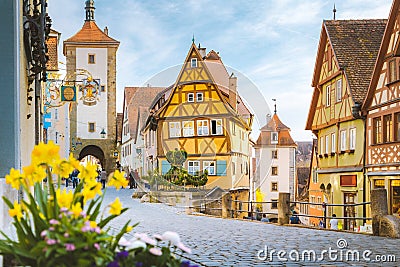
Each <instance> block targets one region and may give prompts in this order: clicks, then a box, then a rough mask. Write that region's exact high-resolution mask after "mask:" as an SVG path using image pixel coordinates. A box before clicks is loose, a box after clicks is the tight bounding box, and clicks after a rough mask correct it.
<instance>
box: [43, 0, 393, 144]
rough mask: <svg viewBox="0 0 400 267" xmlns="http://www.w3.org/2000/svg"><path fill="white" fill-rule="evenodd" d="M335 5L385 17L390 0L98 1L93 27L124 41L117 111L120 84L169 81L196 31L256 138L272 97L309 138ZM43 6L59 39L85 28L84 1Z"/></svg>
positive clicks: (297, 133)
mask: <svg viewBox="0 0 400 267" xmlns="http://www.w3.org/2000/svg"><path fill="white" fill-rule="evenodd" d="M334 3H335V4H336V9H337V12H336V19H367V18H385V19H386V18H388V15H389V11H390V7H391V4H392V0H379V1H377V0H347V1H344V0H339V1H338V0H336V1H334V0H301V1H298V0H264V1H245V0H237V1H228V0H186V1H171V0H170V1H168V0H159V1H158V0H149V1H145V0H142V1H137V0H114V1H109V0H95V7H96V11H95V20H96V23H97V25H98V26H99V27H100V28H101V29H103V28H104V27H105V26H107V27H108V29H109V35H110V36H111V37H113V38H114V39H117V40H118V41H120V42H121V44H120V47H119V50H118V53H117V111H118V112H121V111H122V100H123V88H124V87H125V86H141V85H146V84H147V83H150V84H151V85H153V86H168V85H170V84H171V83H172V82H173V81H174V80H175V79H176V75H177V70H178V69H179V65H180V64H182V62H183V61H184V59H185V57H186V54H187V52H188V50H189V48H190V45H191V42H192V38H193V35H194V37H195V42H196V44H198V43H201V46H202V47H206V48H207V51H210V50H211V49H214V50H215V51H218V52H219V54H220V56H221V58H222V61H223V62H224V64H225V65H226V66H227V67H229V68H230V71H233V72H235V74H236V75H237V76H239V81H238V82H239V92H240V93H241V95H242V96H243V97H244V98H245V100H246V101H247V103H248V105H249V106H250V107H251V109H252V110H253V111H254V113H255V117H256V120H255V124H254V127H253V135H252V137H253V138H256V137H257V134H258V129H259V128H261V127H262V126H263V125H264V124H265V116H266V114H267V113H270V112H271V111H273V104H274V102H273V101H272V99H276V100H277V101H276V102H277V110H278V115H279V117H280V118H281V120H282V122H283V123H285V124H286V125H287V126H288V127H290V128H291V134H292V137H293V139H294V140H295V141H311V139H312V137H313V135H312V133H311V132H310V131H306V130H304V128H305V124H306V119H307V115H308V110H309V105H310V102H311V96H312V87H311V79H312V74H313V71H314V63H315V57H316V53H317V47H318V41H319V35H320V31H321V24H322V21H323V20H324V19H332V18H333V13H332V9H333V5H334ZM48 6H49V14H50V16H51V18H52V20H53V28H54V29H55V30H57V31H59V32H61V34H62V35H61V41H63V40H65V39H67V38H69V37H71V36H72V35H74V34H75V33H76V32H77V31H78V30H79V29H80V28H81V27H82V25H83V23H84V19H85V12H84V6H85V0H72V1H65V0H51V1H48ZM60 49H61V50H60V51H62V42H61V43H60ZM60 61H63V62H65V59H63V57H62V56H61V58H60ZM154 76H156V77H158V79H157V78H154ZM159 77H170V80H168V79H160V78H159ZM160 80H163V82H161V81H160Z"/></svg>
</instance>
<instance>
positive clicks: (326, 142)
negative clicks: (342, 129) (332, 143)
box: [325, 134, 329, 154]
mask: <svg viewBox="0 0 400 267" xmlns="http://www.w3.org/2000/svg"><path fill="white" fill-rule="evenodd" d="M328 153H329V134H327V135H325V154H328Z"/></svg>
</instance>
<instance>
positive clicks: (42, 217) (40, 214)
mask: <svg viewBox="0 0 400 267" xmlns="http://www.w3.org/2000/svg"><path fill="white" fill-rule="evenodd" d="M39 217H40V218H41V219H42V220H45V219H46V217H45V216H44V214H43V213H41V212H39Z"/></svg>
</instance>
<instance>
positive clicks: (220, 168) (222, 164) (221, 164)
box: [217, 160, 226, 176]
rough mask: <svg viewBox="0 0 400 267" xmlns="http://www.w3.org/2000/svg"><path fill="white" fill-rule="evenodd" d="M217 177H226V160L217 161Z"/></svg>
mask: <svg viewBox="0 0 400 267" xmlns="http://www.w3.org/2000/svg"><path fill="white" fill-rule="evenodd" d="M217 176H226V160H217Z"/></svg>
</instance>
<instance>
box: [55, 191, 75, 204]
mask: <svg viewBox="0 0 400 267" xmlns="http://www.w3.org/2000/svg"><path fill="white" fill-rule="evenodd" d="M56 197H57V204H58V206H59V207H60V208H61V207H64V208H70V207H71V203H72V200H73V198H74V195H73V193H72V191H69V192H68V193H67V190H66V189H65V188H64V190H63V191H62V192H61V190H60V189H57V191H56Z"/></svg>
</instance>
